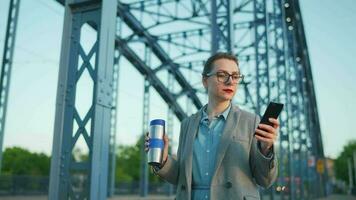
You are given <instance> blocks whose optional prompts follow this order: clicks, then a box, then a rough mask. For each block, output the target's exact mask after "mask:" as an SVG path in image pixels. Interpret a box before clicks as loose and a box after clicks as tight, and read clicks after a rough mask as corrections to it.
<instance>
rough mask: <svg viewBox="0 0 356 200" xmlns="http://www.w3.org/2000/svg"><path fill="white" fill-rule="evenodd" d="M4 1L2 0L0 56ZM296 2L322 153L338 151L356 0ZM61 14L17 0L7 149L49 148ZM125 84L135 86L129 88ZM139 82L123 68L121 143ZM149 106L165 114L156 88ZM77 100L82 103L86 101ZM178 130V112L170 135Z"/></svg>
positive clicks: (135, 110) (352, 94)
mask: <svg viewBox="0 0 356 200" xmlns="http://www.w3.org/2000/svg"><path fill="white" fill-rule="evenodd" d="M8 3H9V0H3V1H0V53H1V54H0V59H1V58H2V52H3V46H4V36H5V27H6V19H7V11H8ZM300 4H301V11H302V17H303V20H304V29H305V34H306V37H307V43H308V50H309V56H310V60H311V65H312V72H313V78H314V86H315V92H316V98H317V104H318V112H319V119H320V125H321V130H322V138H323V144H324V152H325V155H326V156H329V157H332V158H335V157H337V156H338V155H339V153H341V151H342V148H343V146H344V145H345V144H347V142H348V141H350V140H351V139H356V133H355V132H354V127H353V121H354V120H355V119H356V118H355V115H354V113H356V104H355V103H354V102H356V79H355V76H356V66H355V63H356V56H355V55H356V45H355V44H356V41H355V38H354V36H355V35H356V26H355V21H356V1H354V0H340V1H338V2H337V3H336V2H335V1H334V0H323V1H320V0H318V1H317V0H300ZM63 15H64V9H63V8H62V7H61V6H58V4H57V3H54V2H52V1H49V0H23V1H21V7H20V15H19V21H18V29H17V37H16V46H15V55H14V63H13V69H12V77H11V84H10V93H9V99H8V110H7V117H6V126H5V136H4V145H3V146H4V148H6V147H12V146H20V147H24V148H27V149H30V150H31V151H35V152H44V153H46V154H50V153H51V149H52V140H53V127H54V116H55V97H56V89H57V81H58V69H59V58H60V47H61V35H62V27H63ZM85 83H86V82H85V80H84V81H83V83H81V85H82V87H86V84H85ZM129 83H130V84H131V85H133V86H131V87H128V84H129ZM133 83H134V84H133ZM143 83H144V80H143V77H142V76H141V75H140V74H139V73H138V72H137V70H136V69H134V67H123V68H121V69H120V77H119V88H118V96H119V99H118V108H119V110H120V111H119V113H118V124H117V131H118V135H117V143H118V144H133V143H134V142H135V141H136V140H137V138H138V137H139V135H140V134H142V131H141V130H142V111H143V103H142V100H143ZM81 98H84V99H85V98H87V97H86V96H85V95H83V96H82V97H81ZM151 105H152V106H151V108H150V119H153V118H162V117H166V114H167V106H166V105H165V103H164V102H163V101H162V99H161V98H160V97H158V95H157V93H156V92H155V91H154V90H152V93H151ZM80 106H83V109H84V110H85V105H80ZM178 131H179V121H178V120H177V119H176V118H175V119H174V131H173V133H174V134H173V135H174V139H173V140H174V141H177V137H178ZM80 141H81V142H83V141H82V140H80Z"/></svg>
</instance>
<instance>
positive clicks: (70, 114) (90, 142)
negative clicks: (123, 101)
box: [49, 0, 116, 199]
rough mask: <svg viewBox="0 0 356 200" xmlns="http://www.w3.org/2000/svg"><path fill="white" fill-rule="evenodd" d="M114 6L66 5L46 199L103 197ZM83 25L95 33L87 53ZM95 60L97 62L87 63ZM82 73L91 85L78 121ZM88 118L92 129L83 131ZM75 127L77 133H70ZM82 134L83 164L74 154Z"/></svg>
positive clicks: (92, 3)
mask: <svg viewBox="0 0 356 200" xmlns="http://www.w3.org/2000/svg"><path fill="white" fill-rule="evenodd" d="M113 5H114V6H113ZM115 5H116V1H115V0H106V1H68V2H66V5H65V19H64V30H63V40H62V50H61V60H60V72H59V78H58V89H57V100H56V116H55V128H54V138H53V150H52V161H51V174H50V175H51V177H50V188H49V199H106V196H107V177H108V156H109V134H110V117H111V109H112V88H113V85H112V72H113V62H114V41H115V31H116V28H115V27H116V6H115ZM86 23H88V24H90V25H91V26H94V27H96V29H97V36H96V41H94V42H93V44H92V46H91V49H90V51H89V52H88V53H87V52H85V51H84V49H83V46H82V45H83V44H81V41H80V36H81V35H82V30H83V29H82V27H83V25H84V24H86ZM94 56H95V62H94V63H91V62H90V60H91V59H92V58H93V57H94ZM80 59H81V60H82V61H83V62H82V65H81V66H79V64H78V63H81V62H80V61H79V60H80ZM78 61H79V62H78ZM85 70H87V72H88V74H89V76H90V78H91V80H92V82H93V87H92V88H91V89H92V93H93V99H92V105H91V106H90V108H89V110H88V111H87V113H86V114H85V116H84V117H83V118H81V115H80V113H79V110H77V106H76V104H75V99H76V90H77V89H78V88H77V83H78V81H80V80H81V78H82V75H83V72H84V71H85ZM89 120H90V127H89V128H90V130H87V129H86V128H87V127H86V125H87V124H88V122H89ZM75 123H76V124H77V126H78V129H77V130H75V129H74V128H75ZM80 136H82V137H83V138H84V142H85V145H87V148H88V149H89V152H88V153H89V155H88V159H87V160H84V161H79V162H78V161H76V160H75V159H74V157H73V155H72V153H73V150H74V148H75V147H76V145H77V141H78V138H79V137H80ZM78 180H79V181H78ZM77 181H78V182H77ZM77 183H79V185H77Z"/></svg>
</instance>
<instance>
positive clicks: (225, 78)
mask: <svg viewBox="0 0 356 200" xmlns="http://www.w3.org/2000/svg"><path fill="white" fill-rule="evenodd" d="M213 75H216V77H217V79H218V81H219V82H221V83H225V84H226V83H228V82H229V80H230V77H231V82H232V83H233V84H237V83H241V82H242V80H243V79H244V75H242V74H236V73H234V74H229V73H227V72H225V71H217V72H215V73H207V74H206V75H205V76H206V77H210V76H213Z"/></svg>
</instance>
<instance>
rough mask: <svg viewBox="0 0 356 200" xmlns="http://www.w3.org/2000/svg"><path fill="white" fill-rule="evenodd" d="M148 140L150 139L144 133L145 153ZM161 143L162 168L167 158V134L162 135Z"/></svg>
mask: <svg viewBox="0 0 356 200" xmlns="http://www.w3.org/2000/svg"><path fill="white" fill-rule="evenodd" d="M149 139H150V137H149V136H148V132H146V137H145V152H146V153H147V152H148V150H149V147H148V146H149ZM163 142H164V148H163V158H162V162H163V163H162V166H163V165H164V164H165V163H166V161H167V158H168V144H169V139H168V136H167V134H164V137H163Z"/></svg>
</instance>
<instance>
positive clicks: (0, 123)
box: [0, 0, 20, 173]
mask: <svg viewBox="0 0 356 200" xmlns="http://www.w3.org/2000/svg"><path fill="white" fill-rule="evenodd" d="M19 10H20V0H11V1H10V5H9V13H8V17H7V24H6V33H5V43H4V52H3V56H2V63H1V75H0V76H1V77H0V173H1V161H2V145H3V140H4V134H5V122H6V120H5V119H6V111H7V101H8V97H9V88H10V78H11V71H12V59H13V56H14V48H15V39H16V29H17V19H18V15H19Z"/></svg>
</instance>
